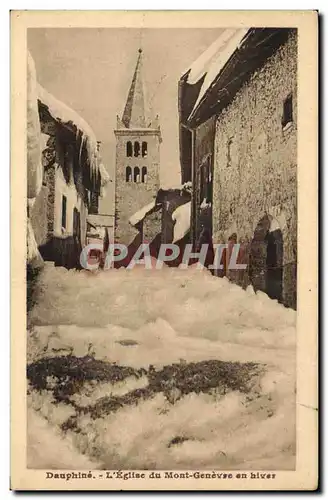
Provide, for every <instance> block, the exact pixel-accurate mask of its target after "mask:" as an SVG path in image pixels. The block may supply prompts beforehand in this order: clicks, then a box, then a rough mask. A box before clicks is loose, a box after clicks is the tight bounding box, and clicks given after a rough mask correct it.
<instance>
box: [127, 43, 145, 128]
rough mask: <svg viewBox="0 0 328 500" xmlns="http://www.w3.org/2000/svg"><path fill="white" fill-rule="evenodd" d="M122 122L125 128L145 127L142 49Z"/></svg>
mask: <svg viewBox="0 0 328 500" xmlns="http://www.w3.org/2000/svg"><path fill="white" fill-rule="evenodd" d="M122 122H123V123H124V126H125V127H126V128H144V127H146V118H145V99H144V88H143V81H142V49H139V55H138V61H137V65H136V69H135V71H134V75H133V79H132V83H131V87H130V90H129V94H128V99H127V101H126V105H125V108H124V112H123V116H122Z"/></svg>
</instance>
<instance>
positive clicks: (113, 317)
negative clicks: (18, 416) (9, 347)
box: [27, 265, 296, 470]
mask: <svg viewBox="0 0 328 500" xmlns="http://www.w3.org/2000/svg"><path fill="white" fill-rule="evenodd" d="M34 299H35V301H36V303H35V305H34V307H33V309H32V310H31V312H30V314H29V331H28V342H27V354H28V370H27V374H28V382H29V385H28V464H29V467H33V468H47V467H48V468H65V467H67V468H72V469H74V468H77V469H78V468H79V469H81V468H106V469H120V468H124V469H195V468H197V469H211V470H212V469H225V470H228V469H244V470H245V469H258V470H261V469H266V470H269V469H273V470H275V469H293V468H294V467H295V346H296V338H295V334H296V328H295V327H296V312H295V311H294V310H292V309H287V308H285V307H284V306H282V305H281V304H278V303H277V302H276V301H273V300H271V299H269V298H268V297H267V296H266V295H265V294H263V293H261V292H259V293H257V294H254V292H253V290H252V289H251V288H249V289H247V290H246V291H245V290H242V289H241V288H240V287H238V286H236V285H233V284H232V283H230V282H229V281H228V280H227V279H226V278H223V279H221V278H216V277H213V276H212V275H211V274H210V273H209V272H208V271H206V270H198V269H196V268H195V267H191V268H189V269H188V270H182V269H176V268H175V269H173V268H164V269H162V270H158V271H156V270H151V271H150V270H146V269H138V268H134V269H133V270H126V269H123V268H122V269H117V270H109V271H106V272H99V273H97V274H92V273H90V272H88V271H75V270H70V271H68V270H66V269H64V268H58V267H53V266H51V265H46V266H45V268H44V270H43V271H42V272H41V275H40V277H39V281H38V284H37V289H36V292H35V296H34Z"/></svg>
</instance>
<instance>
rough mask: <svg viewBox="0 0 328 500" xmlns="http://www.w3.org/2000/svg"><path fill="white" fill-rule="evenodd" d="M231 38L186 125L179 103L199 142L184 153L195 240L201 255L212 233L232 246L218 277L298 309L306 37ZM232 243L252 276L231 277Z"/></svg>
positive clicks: (292, 33) (273, 33)
mask: <svg viewBox="0 0 328 500" xmlns="http://www.w3.org/2000/svg"><path fill="white" fill-rule="evenodd" d="M227 31H229V30H227ZM230 31H231V32H232V31H234V33H230V35H229V34H228V35H227V38H226V40H225V42H226V43H225V44H224V43H223V44H222V43H221V57H220V58H217V57H216V58H215V59H214V61H213V64H212V65H210V66H209V68H210V69H209V70H207V71H205V73H204V74H201V76H200V79H199V80H198V85H199V87H200V91H199V94H198V96H197V95H196V99H195V104H194V106H193V107H192V105H191V106H189V107H190V108H191V111H189V110H188V112H187V116H186V114H185V115H183V113H182V112H183V110H184V109H185V108H186V106H183V101H182V104H180V106H181V109H182V112H180V117H181V126H184V127H187V128H188V131H189V134H190V137H191V139H190V144H191V151H190V150H188V142H187V140H186V134H184V137H185V143H184V145H183V144H182V145H181V154H182V157H184V158H188V157H190V158H191V160H190V162H191V168H190V176H191V180H192V182H193V196H192V226H193V231H192V238H193V242H194V244H195V246H197V243H199V242H200V241H201V236H200V235H201V234H202V231H203V230H204V227H205V228H206V226H207V228H209V229H210V231H211V238H212V242H213V243H225V244H228V245H229V247H228V249H227V251H226V252H225V255H224V258H223V261H224V262H222V264H223V270H221V271H219V272H218V274H219V275H221V276H222V275H226V276H228V277H229V279H231V280H232V281H234V282H236V283H238V284H240V285H241V286H243V287H247V286H248V285H250V284H251V285H253V287H254V289H255V290H256V291H258V290H260V291H263V292H265V293H267V294H268V295H269V296H270V297H271V298H273V299H276V300H278V301H280V302H281V303H283V304H284V305H286V306H288V307H293V308H296V295H297V294H296V289H297V31H296V30H293V29H260V28H258V29H251V30H248V31H247V32H246V33H245V32H244V30H230ZM221 42H222V40H221ZM233 42H235V46H233ZM219 46H220V45H219ZM219 46H218V47H219ZM222 47H223V48H222ZM218 50H219V51H220V49H219V48H218ZM218 61H220V65H218ZM222 61H223V63H222ZM215 65H217V66H216V67H215ZM208 75H210V78H209V79H208V81H207V84H206V86H205V89H204V87H203V85H204V83H206V79H207V77H208ZM187 80H188V75H186V76H184V77H183V78H182V83H181V85H182V97H184V99H186V87H187V85H188V82H187ZM199 82H200V83H199ZM189 85H191V84H190V83H189ZM191 86H192V85H191ZM202 87H203V88H202ZM187 90H188V88H187ZM183 92H184V95H183ZM199 95H200V98H199ZM180 137H181V134H180ZM184 149H185V150H186V152H184ZM207 155H209V156H208V158H211V159H210V160H209V166H208V165H207V164H206V158H207ZM210 155H212V156H210ZM187 167H188V165H186V168H187ZM208 172H209V173H208ZM204 186H205V188H204ZM204 189H205V193H206V192H207V193H210V194H209V196H208V202H209V205H210V210H208V213H207V216H206V217H204V210H202V208H201V205H200V200H201V199H203V197H204ZM203 206H204V205H203ZM233 243H239V244H240V245H241V246H240V253H239V261H238V262H239V263H240V264H244V265H245V266H246V269H239V270H237V269H229V266H228V265H227V262H228V261H229V256H230V251H231V250H230V249H231V246H232V244H233Z"/></svg>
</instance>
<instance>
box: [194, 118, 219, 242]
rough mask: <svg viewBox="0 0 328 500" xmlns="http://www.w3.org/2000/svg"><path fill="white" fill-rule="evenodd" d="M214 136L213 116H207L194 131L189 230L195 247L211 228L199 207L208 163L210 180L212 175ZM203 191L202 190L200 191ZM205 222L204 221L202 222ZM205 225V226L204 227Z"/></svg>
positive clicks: (205, 191)
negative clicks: (190, 225) (204, 233)
mask: <svg viewBox="0 0 328 500" xmlns="http://www.w3.org/2000/svg"><path fill="white" fill-rule="evenodd" d="M214 137H215V116H213V117H211V118H209V119H208V120H207V121H206V122H204V123H202V124H201V125H199V127H198V128H197V129H196V131H195V158H194V174H193V184H194V186H195V188H194V190H193V196H192V203H191V206H192V214H191V220H192V221H193V224H192V228H191V232H192V242H193V243H194V245H195V248H198V246H199V244H200V241H201V238H202V236H201V235H202V234H203V232H204V230H206V231H209V234H211V230H212V228H211V227H209V224H208V223H207V222H205V221H204V220H203V218H202V211H201V209H200V206H201V203H202V201H203V199H204V198H205V197H206V195H207V189H204V188H205V184H207V183H206V182H204V181H203V189H202V180H201V177H203V179H204V172H202V170H204V169H205V168H206V166H207V163H208V168H209V171H210V178H209V179H207V180H208V181H210V179H211V178H212V175H213V152H214V151H213V150H214ZM202 191H203V192H202ZM211 216H212V214H211V213H210V214H209V217H208V218H207V220H211ZM204 222H205V223H204ZM205 226H206V227H205Z"/></svg>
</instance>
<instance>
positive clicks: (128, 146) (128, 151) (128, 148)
mask: <svg viewBox="0 0 328 500" xmlns="http://www.w3.org/2000/svg"><path fill="white" fill-rule="evenodd" d="M126 156H128V157H131V156H132V142H131V141H128V142H127V143H126Z"/></svg>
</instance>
